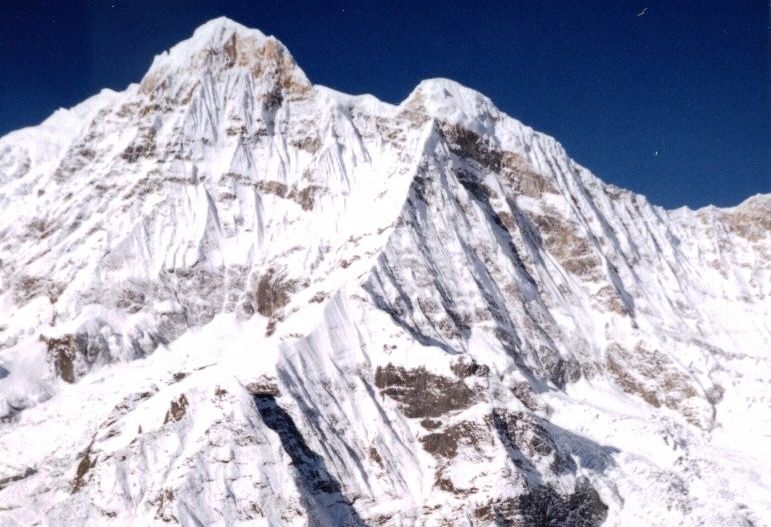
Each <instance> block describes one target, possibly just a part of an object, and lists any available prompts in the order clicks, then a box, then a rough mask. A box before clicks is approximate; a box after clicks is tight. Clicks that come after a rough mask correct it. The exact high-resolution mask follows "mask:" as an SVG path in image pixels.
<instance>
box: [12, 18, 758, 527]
mask: <svg viewBox="0 0 771 527" xmlns="http://www.w3.org/2000/svg"><path fill="white" fill-rule="evenodd" d="M770 207H771V197H769V196H756V197H753V198H750V199H748V200H747V201H746V202H745V203H743V204H742V205H740V206H737V207H734V208H731V209H717V208H714V207H710V208H705V209H701V210H698V211H691V210H688V209H679V210H677V211H665V210H663V209H661V208H659V207H654V206H652V205H651V204H650V203H648V201H647V200H646V199H645V198H644V197H643V196H639V195H636V194H634V193H632V192H629V191H626V190H623V189H619V188H617V187H614V186H612V185H606V184H604V183H603V182H602V181H601V180H600V179H598V178H597V177H595V176H594V175H593V174H592V173H591V172H590V171H589V170H588V169H586V168H584V167H581V166H580V165H578V164H577V163H575V162H574V161H573V160H572V159H571V158H570V157H569V156H568V154H567V153H566V152H565V150H564V149H563V148H562V147H561V145H560V144H559V143H558V142H557V141H556V140H555V139H554V138H552V137H549V136H546V135H544V134H541V133H539V132H536V131H534V130H533V129H531V128H529V127H527V126H526V125H524V124H522V123H520V122H519V121H517V120H516V119H513V118H511V117H510V116H508V115H506V114H505V113H503V112H501V111H500V110H499V109H497V108H496V107H495V105H494V104H493V102H492V101H490V99H488V98H487V97H485V96H484V95H482V94H480V93H478V92H476V91H474V90H472V89H469V88H466V87H463V86H461V85H459V84H458V83H455V82H453V81H450V80H447V79H432V80H427V81H424V82H422V83H420V85H418V86H417V87H416V88H415V90H414V91H413V92H412V93H411V94H410V96H409V97H408V98H407V99H406V100H405V101H404V102H402V103H401V104H399V105H398V106H394V105H390V104H386V103H382V102H380V101H378V100H377V99H376V98H374V97H372V96H350V95H346V94H343V93H339V92H336V91H334V90H331V89H329V88H324V87H321V86H313V85H311V84H310V82H309V81H308V79H307V78H306V77H305V75H304V74H303V72H302V71H301V70H300V68H299V67H297V65H296V64H295V63H294V60H293V59H292V57H291V55H290V53H289V52H288V51H287V50H286V48H284V46H283V45H282V44H281V43H280V42H279V41H277V40H276V39H274V38H273V37H268V36H265V35H264V34H263V33H261V32H259V31H256V30H251V29H248V28H245V27H244V26H241V25H240V24H237V23H235V22H233V21H231V20H228V19H225V18H220V19H216V20H213V21H211V22H209V23H207V24H205V25H204V26H202V27H201V28H199V29H198V30H197V31H196V32H195V33H194V35H193V36H192V37H191V38H190V39H188V40H186V41H184V42H182V43H180V44H178V45H176V46H174V47H173V48H171V49H170V50H169V51H167V52H165V53H163V54H162V55H160V56H158V57H157V58H156V60H155V61H154V62H153V65H152V67H151V68H150V70H149V72H148V73H147V75H146V76H145V78H144V79H143V80H142V82H141V84H134V85H131V86H129V87H128V88H127V89H126V90H125V91H123V92H120V93H113V92H103V93H101V94H100V95H98V96H95V97H93V98H92V99H89V100H88V101H86V102H85V103H83V104H82V105H80V106H78V107H76V108H75V109H73V110H69V111H62V112H58V113H57V114H56V115H55V116H53V117H52V118H51V119H49V120H47V121H46V122H44V123H43V124H42V125H40V126H37V127H32V128H27V129H24V130H20V131H17V132H13V133H11V134H9V135H7V136H5V137H3V138H0V210H3V211H4V212H5V213H6V214H7V216H8V217H9V218H13V221H6V222H4V223H2V224H0V310H1V314H2V316H0V525H3V526H5V525H35V524H51V525H73V526H75V525H77V526H81V525H87V526H90V525H93V526H100V527H101V526H103V525H165V524H169V523H177V524H180V525H184V526H188V525H190V526H193V525H226V526H231V525H246V524H252V525H289V526H297V527H301V526H307V525H318V526H327V525H335V526H338V525H340V526H355V527H362V526H364V525H379V526H381V527H404V526H407V525H409V526H414V525H469V526H474V527H476V526H479V527H482V526H484V527H488V526H492V525H527V526H530V525H555V526H560V527H597V526H599V525H613V526H622V525H630V524H635V523H639V521H640V518H645V520H646V522H647V523H650V524H656V525H753V524H754V525H759V524H762V523H764V520H765V518H768V517H771V504H769V503H768V498H767V496H768V495H769V488H768V484H767V481H766V480H765V479H764V477H765V474H768V473H771V467H769V461H768V459H767V458H768V456H765V455H764V453H765V445H764V444H762V441H763V438H765V437H767V435H768V428H769V424H770V423H771V414H769V408H771V404H769V400H768V397H767V395H766V393H767V384H768V381H767V378H766V377H767V372H768V371H769V368H771V359H770V358H769V356H768V346H763V344H765V343H767V342H770V341H771V328H769V326H768V320H771V306H770V305H769V302H768V299H769V298H770V295H771V263H769V262H771V224H770V223H769V218H771V210H770ZM753 441H756V443H757V444H753ZM2 460H12V461H13V464H3V461H2Z"/></svg>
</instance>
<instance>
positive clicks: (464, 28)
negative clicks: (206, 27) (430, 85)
mask: <svg viewBox="0 0 771 527" xmlns="http://www.w3.org/2000/svg"><path fill="white" fill-rule="evenodd" d="M221 15H226V16H228V17H230V18H232V19H234V20H236V21H238V22H241V23H242V24H244V25H246V26H249V27H256V28H258V29H260V30H262V31H263V32H264V33H267V34H272V35H275V36H276V37H277V38H278V39H279V40H281V41H282V42H283V43H284V44H285V45H286V46H287V47H288V48H289V49H290V51H291V52H292V54H293V55H294V57H295V59H296V60H297V62H298V63H299V64H300V66H301V67H302V69H303V70H304V71H305V72H306V74H307V75H308V77H309V78H310V79H311V81H313V82H314V83H318V84H323V85H326V86H330V87H333V88H335V89H338V90H341V91H344V92H348V93H372V94H374V95H376V96H377V97H379V98H380V99H383V100H385V101H389V102H393V103H397V102H399V101H401V100H402V99H404V98H405V97H406V96H407V94H408V93H409V92H410V91H411V90H412V89H413V88H414V87H415V85H416V84H418V82H419V81H420V80H421V79H424V78H431V77H448V78H451V79H454V80H457V81H459V82H461V83H462V84H465V85H467V86H469V87H472V88H475V89H477V90H479V91H481V92H482V93H484V94H486V95H488V96H489V97H490V98H491V99H492V100H493V101H494V102H495V103H496V104H497V105H498V107H499V108H501V109H502V110H504V111H505V112H507V113H509V114H510V115H512V116H514V117H516V118H517V119H519V120H521V121H523V122H524V123H526V124H528V125H530V126H532V127H534V128H535V129H537V130H541V131H544V132H546V133H548V134H550V135H553V136H555V137H556V138H557V139H558V140H559V141H560V142H562V144H563V145H564V146H565V147H566V149H567V150H568V152H569V153H570V154H571V156H572V157H573V158H575V159H576V160H577V161H578V162H579V163H581V164H583V165H585V166H586V167H588V168H589V169H591V170H592V171H593V172H594V173H595V174H597V175H598V176H599V177H601V178H602V179H603V180H605V181H608V182H611V183H615V184H617V185H619V186H623V187H626V188H629V189H632V190H634V191H637V192H641V193H643V194H645V195H647V196H648V198H649V199H650V200H651V201H652V202H653V203H656V204H659V205H663V206H665V207H670V208H671V207H677V206H680V205H689V206H690V207H692V208H695V207H700V206H703V205H706V204H709V203H714V204H717V205H721V206H729V205H735V204H737V203H739V202H741V201H742V200H743V199H745V198H746V197H748V196H750V195H752V194H756V193H758V192H771V154H770V151H769V148H770V147H769V145H770V144H771V137H769V122H770V121H771V115H770V113H771V112H770V110H769V82H770V80H771V77H770V73H769V71H770V67H769V51H768V37H769V6H768V2H767V1H766V0H720V1H716V0H605V1H587V0H553V1H552V0H539V1H535V0H529V1H511V2H484V1H480V0H478V1H476V2H474V1H470V2H458V1H452V0H447V1H444V2H429V1H425V2H423V1H417V0H415V1H410V2H387V1H384V0H381V1H375V2H369V1H356V2H339V3H335V4H332V3H328V4H325V3H323V2H291V1H259V0H252V1H244V2H235V1H233V2H224V1H217V0H214V1H207V2H196V1H192V0H185V1H182V0H179V1H169V2H161V1H154V0H148V1H142V2H125V1H122V0H114V1H104V2H101V1H100V2H93V1H92V2H78V1H75V0H72V1H60V2H50V3H44V2H37V1H34V0H0V135H2V134H5V133H6V132H8V131H10V130H14V129H16V128H20V127H23V126H28V125H32V124H36V123H38V122H40V121H42V120H43V119H44V118H45V117H46V116H48V115H49V114H50V113H51V112H53V111H54V110H55V109H57V108H59V107H69V106H72V105H74V104H76V103H78V102H79V101H81V100H83V99H85V98H86V97H88V96H89V95H92V94H94V93H96V92H97V91H99V90H100V89H101V88H103V87H109V88H113V89H116V90H120V89H123V88H125V87H126V85H128V84H129V83H131V82H137V81H139V80H140V79H141V78H142V76H143V74H144V72H145V71H146V70H147V68H148V67H149V66H150V63H151V61H152V58H153V56H154V55H156V54H158V53H160V52H161V51H163V50H164V49H167V48H168V47H170V46H171V45H173V44H174V43H176V42H178V41H180V40H182V39H185V38H187V37H188V36H190V35H191V34H192V32H193V30H194V29H195V28H196V27H197V26H199V25H200V24H202V23H204V22H205V21H207V20H209V19H211V18H214V17H217V16H221Z"/></svg>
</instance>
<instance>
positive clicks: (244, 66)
mask: <svg viewBox="0 0 771 527" xmlns="http://www.w3.org/2000/svg"><path fill="white" fill-rule="evenodd" d="M233 69H236V70H245V71H248V72H249V73H250V74H251V75H252V76H254V77H255V78H257V79H259V78H262V77H265V76H267V77H271V78H274V79H275V78H277V79H278V81H279V84H280V86H281V88H282V89H284V90H287V91H293V92H300V91H303V90H307V89H308V88H310V83H309V82H308V79H307V77H306V76H305V74H304V73H303V72H302V70H300V68H299V67H297V65H296V63H295V61H294V59H293V58H292V56H291V54H290V53H289V51H288V50H287V49H286V47H285V46H284V45H283V44H282V43H281V42H279V41H278V40H277V39H275V38H274V37H272V36H265V35H264V34H263V33H262V32H260V31H259V30H256V29H249V28H247V27H245V26H243V25H241V24H238V23H237V22H234V21H232V20H230V19H229V18H226V17H220V18H216V19H214V20H211V21H209V22H207V23H206V24H204V25H202V26H200V27H199V28H198V29H196V31H195V32H194V33H193V35H192V37H190V38H189V39H188V40H185V41H183V42H180V43H179V44H177V45H176V46H174V47H172V48H171V49H170V50H168V51H166V52H164V53H162V54H161V55H158V56H157V57H155V59H154V60H153V64H152V66H151V67H150V70H149V71H148V73H147V75H145V78H144V79H143V80H142V83H141V87H142V90H143V91H144V92H145V93H152V92H153V91H154V90H156V89H157V88H158V87H159V86H162V85H164V83H166V82H168V81H172V82H174V77H176V76H183V77H184V76H192V77H197V76H198V75H200V74H203V73H205V72H208V73H209V74H211V75H218V74H222V73H223V72H226V71H227V70H233ZM196 80H197V79H196Z"/></svg>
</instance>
